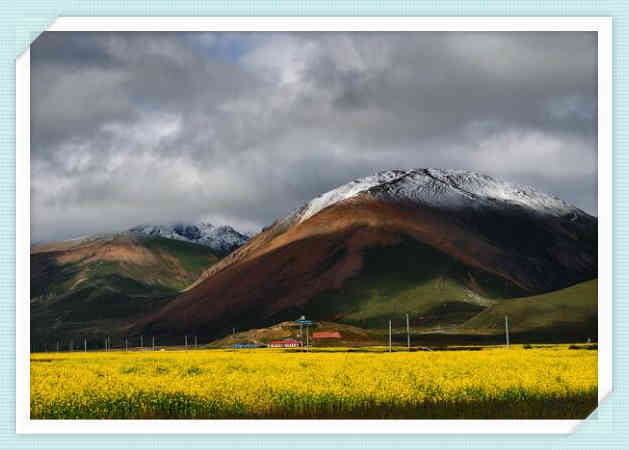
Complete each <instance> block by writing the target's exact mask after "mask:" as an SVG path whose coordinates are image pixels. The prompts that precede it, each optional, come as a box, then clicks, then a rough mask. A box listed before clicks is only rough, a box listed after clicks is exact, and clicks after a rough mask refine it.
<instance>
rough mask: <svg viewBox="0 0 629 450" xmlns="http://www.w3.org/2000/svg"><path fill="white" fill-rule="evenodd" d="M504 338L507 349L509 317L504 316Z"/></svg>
mask: <svg viewBox="0 0 629 450" xmlns="http://www.w3.org/2000/svg"><path fill="white" fill-rule="evenodd" d="M505 338H506V339H507V348H509V316H505Z"/></svg>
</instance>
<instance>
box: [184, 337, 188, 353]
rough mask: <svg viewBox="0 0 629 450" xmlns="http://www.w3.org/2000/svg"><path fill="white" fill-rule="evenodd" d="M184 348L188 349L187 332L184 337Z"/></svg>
mask: <svg viewBox="0 0 629 450" xmlns="http://www.w3.org/2000/svg"><path fill="white" fill-rule="evenodd" d="M184 350H188V335H187V334H186V337H185V343H184Z"/></svg>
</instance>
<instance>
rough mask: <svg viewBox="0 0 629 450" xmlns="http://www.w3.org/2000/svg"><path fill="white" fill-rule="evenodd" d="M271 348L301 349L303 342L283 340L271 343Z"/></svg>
mask: <svg viewBox="0 0 629 450" xmlns="http://www.w3.org/2000/svg"><path fill="white" fill-rule="evenodd" d="M269 347H301V341H297V340H295V339H282V340H279V341H271V343H270V344H269Z"/></svg>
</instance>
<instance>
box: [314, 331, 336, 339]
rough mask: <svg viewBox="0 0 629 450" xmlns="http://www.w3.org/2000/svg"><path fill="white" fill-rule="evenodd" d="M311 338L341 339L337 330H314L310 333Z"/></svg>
mask: <svg viewBox="0 0 629 450" xmlns="http://www.w3.org/2000/svg"><path fill="white" fill-rule="evenodd" d="M312 339H341V333H339V332H338V331H315V332H314V333H312Z"/></svg>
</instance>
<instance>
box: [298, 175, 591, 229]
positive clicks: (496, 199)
mask: <svg viewBox="0 0 629 450" xmlns="http://www.w3.org/2000/svg"><path fill="white" fill-rule="evenodd" d="M362 193H365V194H368V195H370V196H373V197H375V198H385V199H388V200H392V201H405V202H412V203H416V204H423V205H427V206H432V207H438V208H444V209H457V208H463V207H483V206H491V207H499V206H500V205H503V206H505V207H506V206H518V207H522V208H524V209H528V210H530V211H531V212H536V213H541V214H548V215H553V216H565V215H569V214H578V215H580V214H584V213H583V211H581V210H579V209H578V208H576V207H574V206H572V205H570V204H569V203H567V202H565V201H563V200H561V199H559V198H557V197H555V196H552V195H549V194H546V193H544V192H541V191H539V190H537V189H535V188H533V187H531V186H526V185H520V184H515V183H510V182H506V181H501V180H497V179H495V178H493V177H490V176H488V175H483V174H480V173H477V172H473V171H469V170H444V169H412V170H386V171H383V172H379V173H376V174H374V175H369V176H366V177H363V178H359V179H356V180H354V181H351V182H349V183H347V184H344V185H342V186H339V187H337V188H336V189H333V190H331V191H328V192H326V193H324V194H321V195H319V196H318V197H316V198H314V199H313V200H311V201H310V202H309V203H308V204H306V205H305V206H304V207H303V208H301V210H300V211H299V212H298V217H299V222H303V221H305V220H307V219H309V218H310V217H312V216H313V215H315V214H317V213H318V212H319V211H321V210H323V209H325V208H327V207H328V206H331V205H333V204H335V203H338V202H340V201H343V200H346V199H349V198H352V197H355V196H357V195H359V194H362Z"/></svg>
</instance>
